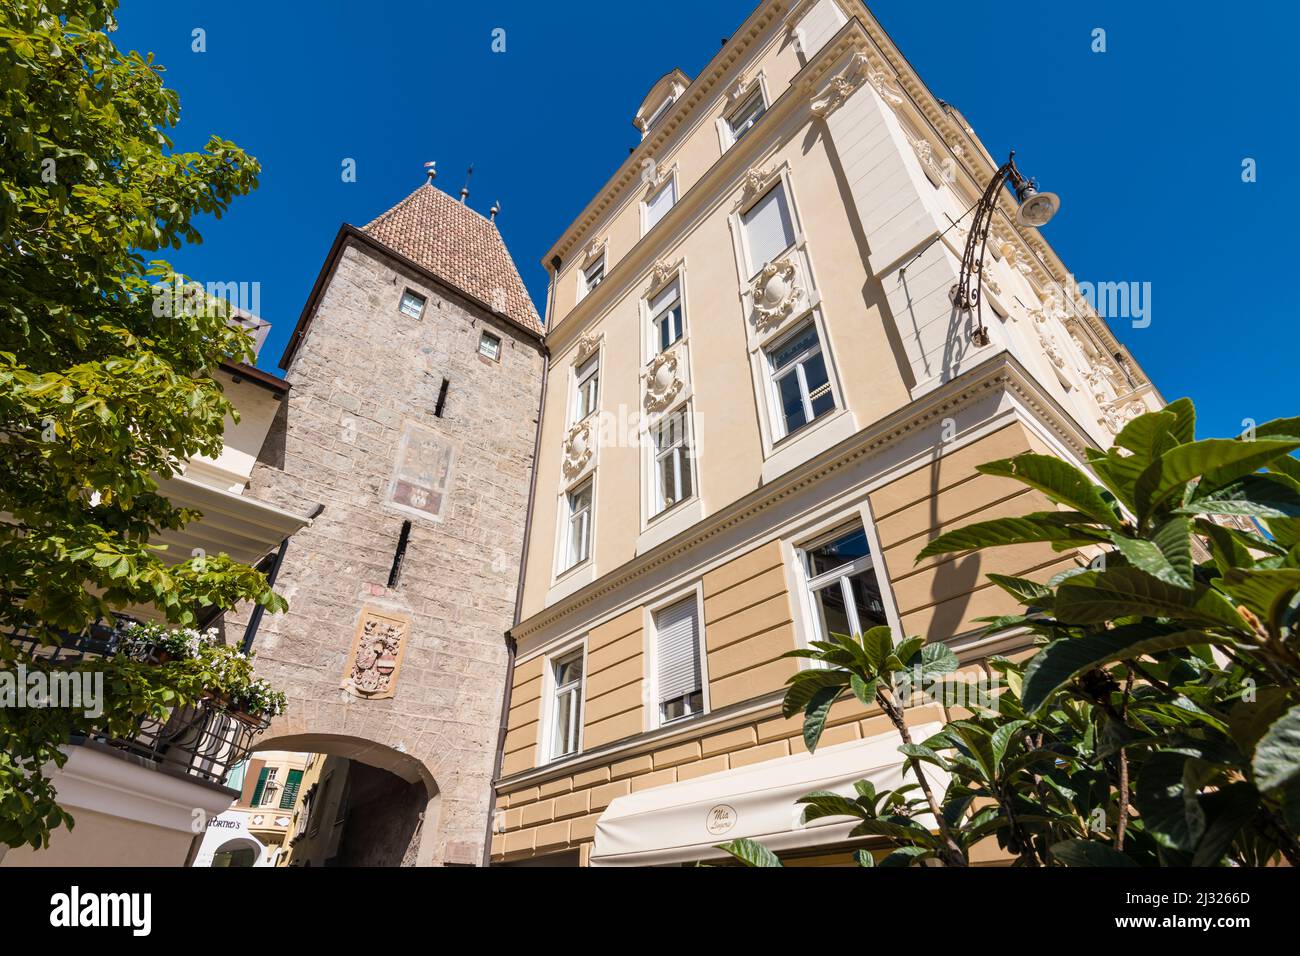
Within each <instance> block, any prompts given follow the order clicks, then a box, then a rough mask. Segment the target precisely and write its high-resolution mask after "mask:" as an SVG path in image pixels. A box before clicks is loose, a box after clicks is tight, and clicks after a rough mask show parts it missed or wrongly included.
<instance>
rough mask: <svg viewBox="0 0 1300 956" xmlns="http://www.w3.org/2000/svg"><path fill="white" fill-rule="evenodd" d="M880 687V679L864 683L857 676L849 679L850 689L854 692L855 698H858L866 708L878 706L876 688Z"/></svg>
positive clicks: (854, 675) (851, 676)
mask: <svg viewBox="0 0 1300 956" xmlns="http://www.w3.org/2000/svg"><path fill="white" fill-rule="evenodd" d="M879 686H880V680H879V679H874V680H870V681H864V680H863V679H862V678H861V677H859V676H858V675H857V674H853V675H850V677H849V687H850V688H851V689H852V690H853V696H854V697H856V698H857V699H858V700H859V701H860V702H861V703H862V704H863V706H865V707H875V706H876V688H877V687H879Z"/></svg>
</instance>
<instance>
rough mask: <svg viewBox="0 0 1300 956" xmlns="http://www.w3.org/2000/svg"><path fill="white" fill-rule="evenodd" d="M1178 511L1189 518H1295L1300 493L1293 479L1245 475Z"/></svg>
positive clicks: (1299, 501)
mask: <svg viewBox="0 0 1300 956" xmlns="http://www.w3.org/2000/svg"><path fill="white" fill-rule="evenodd" d="M1288 460H1292V459H1288ZM1176 510H1177V511H1178V513H1179V514H1189V515H1191V514H1205V515H1244V516H1245V517H1248V518H1296V517H1300V489H1297V488H1296V481H1295V480H1294V479H1292V478H1289V477H1286V476H1284V475H1246V476H1245V477H1242V478H1238V479H1237V480H1236V481H1233V482H1230V483H1229V484H1227V485H1224V486H1223V487H1221V488H1215V489H1214V490H1212V491H1207V492H1206V493H1205V494H1203V495H1201V494H1195V495H1194V496H1193V497H1192V500H1191V501H1189V502H1188V503H1187V504H1185V505H1183V507H1181V508H1178V509H1176Z"/></svg>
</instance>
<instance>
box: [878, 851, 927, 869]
mask: <svg viewBox="0 0 1300 956" xmlns="http://www.w3.org/2000/svg"><path fill="white" fill-rule="evenodd" d="M864 852H865V851H864ZM929 855H930V851H929V850H927V849H926V848H925V847H922V846H900V847H899V848H898V849H897V850H894V851H892V852H891V853H890V854H889V855H888V856H886V857H885V858H884V859H883V860H881V861H880V862H879V863H878V864H876V865H877V866H882V867H889V868H890V869H894V868H896V867H906V866H911V865H912V864H913V863H915V862H916V861H917V860H920V859H924V858H925V857H927V856H929Z"/></svg>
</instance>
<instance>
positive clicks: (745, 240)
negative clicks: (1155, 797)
mask: <svg viewBox="0 0 1300 956" xmlns="http://www.w3.org/2000/svg"><path fill="white" fill-rule="evenodd" d="M786 173H787V170H785V169H782V171H781V175H779V176H777V177H775V178H773V180H772V181H771V182H769V183H768V184H767V186H765V187H764V189H763V191H762V192H761V193H759V194H758V195H757V196H755V197H754V199H753V200H752V201H750V202H747V203H745V205H744V206H743V207H742V208H741V209H739V210H738V211H737V214H736V227H737V232H738V233H739V236H740V247H741V256H742V258H741V263H742V269H741V271H742V272H743V273H744V275H742V278H743V279H745V280H746V281H748V280H752V279H753V278H754V276H756V275H758V273H759V272H760V271H762V268H763V266H765V265H766V264H767V263H766V262H760V263H757V264H755V262H754V255H753V251H752V250H751V249H750V245H749V229H748V227H747V226H746V225H745V217H746V216H748V215H749V214H750V213H751V212H753V211H754V209H755V208H756V207H757V206H758V204H759V203H761V202H762V201H763V200H764V199H766V198H767V197H768V196H770V195H771V194H772V193H773V192H775V191H776V190H778V189H779V190H781V192H782V195H783V196H784V197H785V211H786V215H787V216H789V218H790V241H789V242H788V243H786V245H785V247H784V248H782V249H781V250H780V251H778V252H777V253H776V254H775V255H773V256H772V258H771V259H770V260H768V262H775V261H776V260H778V259H780V258H782V257H783V256H786V255H788V254H789V252H790V250H791V249H796V248H798V247H799V246H800V245H802V244H803V228H802V226H801V225H800V221H799V214H798V213H797V212H796V211H795V207H794V195H793V193H791V191H790V181H789V177H788V176H787V175H786Z"/></svg>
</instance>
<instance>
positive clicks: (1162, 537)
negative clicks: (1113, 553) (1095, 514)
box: [1110, 518, 1192, 589]
mask: <svg viewBox="0 0 1300 956" xmlns="http://www.w3.org/2000/svg"><path fill="white" fill-rule="evenodd" d="M1191 531H1192V522H1191V520H1190V519H1188V518H1175V519H1173V520H1171V521H1167V522H1165V523H1164V524H1163V525H1161V527H1160V530H1159V531H1157V532H1156V534H1155V535H1153V536H1152V540H1150V541H1148V540H1146V539H1145V538H1130V537H1127V536H1126V535H1122V534H1119V533H1117V532H1112V533H1111V536H1110V537H1111V541H1113V542H1114V544H1115V547H1116V549H1118V551H1119V553H1120V554H1122V555H1123V556H1124V557H1125V559H1127V561H1128V562H1129V564H1131V565H1133V566H1134V567H1136V568H1141V569H1142V570H1143V571H1145V572H1147V574H1150V575H1151V576H1152V577H1154V578H1157V579H1159V580H1161V581H1164V582H1165V583H1166V584H1172V585H1174V586H1175V587H1179V588H1186V589H1190V588H1191V587H1192V545H1191ZM1162 545H1163V547H1162ZM1165 549H1168V551H1169V553H1168V554H1166V550H1165ZM1171 556H1172V560H1171ZM1175 562H1177V564H1175Z"/></svg>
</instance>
